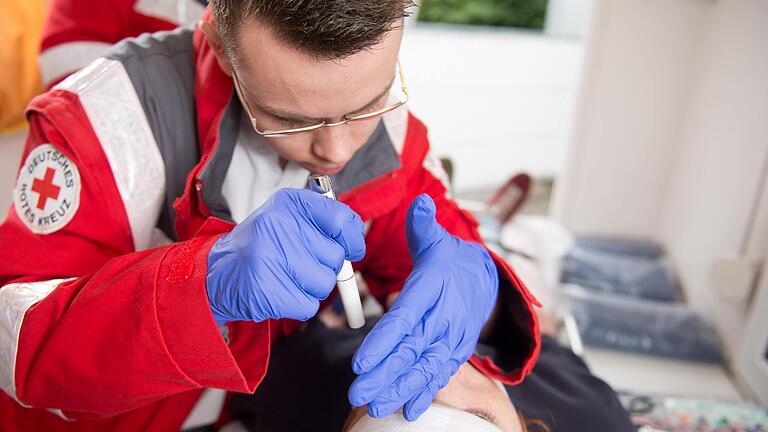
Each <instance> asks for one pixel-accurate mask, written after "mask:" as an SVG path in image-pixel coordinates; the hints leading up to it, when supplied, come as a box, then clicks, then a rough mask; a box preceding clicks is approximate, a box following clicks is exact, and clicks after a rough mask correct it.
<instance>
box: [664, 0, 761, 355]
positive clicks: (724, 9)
mask: <svg viewBox="0 0 768 432" xmlns="http://www.w3.org/2000/svg"><path fill="white" fill-rule="evenodd" d="M703 44H704V47H705V49H704V50H703V51H702V53H701V57H700V59H699V63H698V72H699V74H698V76H697V77H696V78H697V83H696V90H695V91H694V92H692V93H691V98H690V100H689V101H688V108H687V110H686V113H685V114H686V117H685V118H684V122H683V124H682V129H681V134H680V140H679V149H678V158H677V161H676V164H675V166H674V170H673V171H672V176H671V178H670V181H669V186H668V187H669V189H668V191H667V194H666V199H665V201H664V204H663V209H664V211H663V212H662V216H661V218H662V219H661V221H660V229H659V235H660V236H661V238H662V239H663V240H664V242H665V244H666V245H667V247H668V249H669V251H670V252H671V254H672V256H673V257H674V258H675V261H676V264H677V267H678V269H679V270H680V272H681V273H682V274H683V275H684V276H685V282H686V284H687V286H688V288H689V294H691V299H690V300H691V302H692V304H693V305H694V306H695V307H697V308H698V309H701V310H707V311H711V312H712V313H713V316H714V317H715V318H716V319H717V320H718V323H719V324H720V325H721V326H729V327H730V326H731V325H732V324H736V322H737V321H732V320H731V318H733V317H729V316H727V315H728V312H729V311H735V312H736V313H737V314H738V309H735V310H734V309H733V308H724V307H721V306H722V304H721V303H720V302H719V301H718V299H717V298H716V297H715V293H714V292H713V291H712V290H711V289H709V288H710V286H711V285H710V273H709V272H710V268H711V265H712V263H713V262H714V260H715V259H717V258H719V257H721V256H727V255H740V254H742V253H743V252H745V248H746V242H747V238H746V236H747V235H748V234H751V233H749V229H750V224H751V223H752V221H751V220H750V217H751V216H752V213H753V208H754V206H755V205H756V203H757V199H758V198H757V197H758V194H759V193H760V190H759V188H760V187H761V186H762V183H763V182H764V181H765V178H764V175H765V174H764V170H765V169H766V161H768V2H766V1H764V0H729V1H717V2H713V4H712V10H711V11H710V20H709V23H708V27H707V32H706V34H705V35H704V40H703ZM766 271H768V269H766ZM731 331H732V332H733V333H734V335H739V336H740V332H739V328H738V327H735V328H733V329H732V330H731ZM737 340H738V339H737V338H725V342H726V343H729V344H735V343H736V342H737ZM730 348H731V351H732V350H733V348H735V345H732V346H731V347H730Z"/></svg>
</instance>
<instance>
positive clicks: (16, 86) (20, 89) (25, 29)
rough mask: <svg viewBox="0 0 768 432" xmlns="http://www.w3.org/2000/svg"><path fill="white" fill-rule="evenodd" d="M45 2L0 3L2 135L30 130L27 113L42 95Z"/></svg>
mask: <svg viewBox="0 0 768 432" xmlns="http://www.w3.org/2000/svg"><path fill="white" fill-rule="evenodd" d="M46 6H47V1H45V0H25V1H18V0H0V132H10V131H13V130H16V129H20V128H23V127H25V126H26V122H25V120H24V109H25V108H26V106H27V103H29V101H30V100H31V99H32V97H33V96H35V95H36V94H38V93H40V92H41V91H42V87H41V84H40V72H39V71H38V67H37V53H38V51H39V47H40V36H41V33H42V28H43V20H44V18H45V9H46Z"/></svg>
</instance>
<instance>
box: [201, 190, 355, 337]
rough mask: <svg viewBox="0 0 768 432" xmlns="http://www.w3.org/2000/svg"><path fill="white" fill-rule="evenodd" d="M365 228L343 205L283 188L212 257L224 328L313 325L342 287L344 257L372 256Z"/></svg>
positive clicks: (211, 276)
mask: <svg viewBox="0 0 768 432" xmlns="http://www.w3.org/2000/svg"><path fill="white" fill-rule="evenodd" d="M363 230H364V228H363V222H362V221H361V220H360V216H358V215H357V213H355V212H354V211H352V209H350V208H349V207H347V206H346V205H345V204H342V203H340V202H338V201H334V200H332V199H330V198H327V197H324V196H323V195H321V194H319V193H317V192H312V191H309V190H303V189H280V190H278V191H277V192H275V193H274V194H273V195H272V196H271V197H270V198H269V200H267V202H265V203H264V205H262V206H261V207H259V208H258V209H257V210H256V211H254V212H253V213H251V215H250V216H248V218H247V219H245V220H244V221H243V222H242V223H240V224H239V225H237V226H236V227H235V229H233V230H232V231H231V232H230V233H228V234H227V235H225V236H223V237H222V238H220V239H219V240H217V241H216V243H215V244H214V245H213V248H211V251H210V252H209V253H208V274H207V276H206V279H205V281H206V288H207V290H208V302H209V303H210V305H211V311H212V312H213V317H214V318H215V319H216V322H218V323H219V324H222V323H224V322H227V321H239V320H249V321H263V320H265V319H267V318H292V319H298V320H306V319H309V318H310V317H312V316H314V315H315V314H316V313H317V309H318V307H319V305H320V303H319V300H323V299H325V298H326V297H328V294H329V293H330V292H331V290H332V289H333V287H334V286H336V275H337V274H338V272H339V270H340V269H341V265H342V263H343V261H344V259H348V260H350V261H359V260H361V259H362V258H363V256H365V239H364V238H363Z"/></svg>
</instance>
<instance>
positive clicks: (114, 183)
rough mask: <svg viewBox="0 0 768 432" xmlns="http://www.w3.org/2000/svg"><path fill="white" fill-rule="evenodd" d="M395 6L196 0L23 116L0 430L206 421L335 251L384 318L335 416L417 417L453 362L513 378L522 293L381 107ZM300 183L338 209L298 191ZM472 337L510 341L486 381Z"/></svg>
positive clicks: (7, 274)
mask: <svg viewBox="0 0 768 432" xmlns="http://www.w3.org/2000/svg"><path fill="white" fill-rule="evenodd" d="M409 4H410V2H407V1H395V0H389V1H384V2H379V1H377V2H370V1H363V0H354V1H345V2H328V3H325V2H316V1H297V0H290V1H289V0H283V1H266V0H264V1H256V0H254V1H238V0H218V1H214V2H211V10H212V13H211V14H206V15H205V16H204V19H203V21H202V22H201V23H200V25H199V26H198V27H197V28H196V29H195V30H194V32H193V31H191V30H188V29H179V30H177V31H174V32H167V33H158V34H154V35H145V36H142V37H141V38H138V39H135V40H126V41H124V42H122V43H121V44H118V45H117V46H116V47H115V48H114V49H113V50H111V51H110V52H108V53H107V54H105V55H104V56H103V57H101V58H99V59H98V60H96V61H95V62H93V63H91V64H90V65H89V66H87V67H86V68H84V69H83V70H81V71H80V72H78V73H76V74H75V75H73V76H71V77H69V78H67V79H66V80H65V81H63V82H62V83H60V84H59V85H57V86H56V87H55V88H54V89H52V90H51V91H50V92H48V93H46V94H45V95H42V96H40V97H38V98H36V99H35V100H34V101H33V102H32V103H31V105H30V108H29V111H28V117H29V120H30V133H29V137H28V139H27V144H26V147H25V151H24V154H23V157H22V161H21V166H20V168H19V173H18V178H17V183H16V187H15V189H14V192H13V198H14V199H13V205H12V207H11V209H10V210H9V212H8V216H7V218H6V220H5V221H4V222H3V224H2V225H0V243H1V244H2V245H3V247H2V248H0V304H2V305H3V306H2V308H3V309H2V311H3V314H2V321H0V387H2V389H3V391H4V393H5V394H3V395H0V413H1V414H2V415H0V422H2V423H1V424H0V429H3V430H178V429H179V428H182V429H184V428H192V427H195V426H197V425H203V424H209V423H212V422H213V421H215V420H216V418H217V417H218V416H219V414H220V412H221V407H222V405H223V404H224V403H225V396H224V392H225V391H234V392H253V391H254V389H255V388H256V387H257V386H258V385H259V383H260V382H261V380H262V378H263V377H264V375H265V374H266V373H268V371H267V364H268V359H269V347H270V344H271V343H272V342H274V341H276V340H277V339H279V338H280V337H281V336H284V335H286V334H288V333H290V332H292V331H293V330H295V329H297V328H298V327H299V326H300V325H301V321H299V320H302V319H306V318H308V317H310V316H312V315H314V314H315V313H316V312H317V310H318V307H321V305H319V302H320V301H321V300H323V299H324V298H325V297H326V296H328V295H329V294H330V293H331V290H332V288H333V286H334V284H335V277H334V276H335V275H334V272H336V271H338V268H339V266H340V265H341V261H342V260H343V259H345V258H346V259H350V260H352V261H355V264H354V265H355V268H356V270H357V271H358V272H359V273H360V274H361V275H362V277H363V278H364V279H365V281H366V284H367V285H368V288H369V290H370V292H371V293H372V294H373V296H375V298H376V299H378V300H379V301H380V302H381V303H382V304H386V299H387V297H389V296H390V295H391V294H393V293H396V292H398V291H401V290H402V294H400V295H399V296H398V299H397V301H396V302H395V303H394V304H393V305H392V307H391V308H390V309H389V311H388V312H387V313H386V314H385V315H384V316H383V318H382V319H381V320H380V322H379V323H378V324H377V326H376V327H375V328H374V329H373V331H372V332H371V333H370V334H369V336H368V337H367V338H366V340H365V342H364V343H363V345H362V346H361V348H360V350H358V352H357V355H356V357H355V361H354V363H353V365H352V369H353V371H354V373H356V374H357V375H358V378H357V380H356V382H355V384H353V386H352V387H351V389H350V394H349V399H350V403H351V404H353V405H368V407H369V408H368V410H369V413H370V414H371V415H373V416H382V415H386V414H387V413H388V412H391V411H392V410H393V409H397V408H398V407H404V413H405V415H406V417H408V418H409V419H414V418H416V417H418V415H419V414H420V412H421V411H422V410H423V409H424V408H425V404H427V405H428V403H429V402H431V398H432V397H433V396H434V394H435V393H436V392H437V391H438V390H439V389H440V387H442V386H443V385H445V383H446V382H447V380H448V379H449V378H450V376H451V374H452V373H453V372H455V371H456V370H457V368H458V367H459V366H460V365H461V364H462V363H463V362H464V361H465V360H467V359H468V360H469V361H470V362H471V363H472V364H473V365H474V366H475V367H477V368H478V369H479V370H481V371H482V372H483V373H485V374H487V375H489V376H492V377H494V378H496V379H498V380H500V381H503V382H505V383H516V382H519V381H520V380H522V379H523V378H524V377H525V376H526V375H527V374H528V373H530V371H531V369H532V367H533V364H534V362H535V359H536V356H537V354H538V350H539V338H538V327H537V324H536V319H535V315H534V314H533V313H532V308H533V306H534V304H535V303H536V301H535V300H534V299H533V298H532V297H531V296H530V294H529V293H528V291H527V290H526V288H525V286H524V285H523V283H522V282H521V281H520V280H519V279H518V278H517V276H516V275H515V273H514V272H513V271H512V269H511V268H510V267H509V266H508V265H507V264H506V263H504V262H503V261H501V260H500V259H498V258H497V257H496V256H494V255H493V254H491V253H489V252H488V251H486V250H485V249H484V248H482V247H480V246H479V242H480V241H481V240H480V237H479V235H478V233H477V230H476V225H477V223H476V221H475V220H474V219H473V218H472V217H471V216H470V215H469V214H468V213H467V212H465V211H463V210H461V209H460V208H459V207H457V205H456V203H455V202H454V201H453V200H452V199H451V198H450V197H449V194H448V191H447V189H446V185H445V175H444V172H443V171H442V170H441V167H440V165H439V163H438V162H437V161H436V159H435V158H434V157H433V156H431V155H430V154H429V145H428V141H427V135H426V129H425V127H424V125H423V124H422V123H421V122H420V121H419V120H417V119H416V118H415V117H414V116H413V115H411V114H410V113H409V112H408V111H407V110H406V109H405V108H404V107H403V106H402V105H403V104H404V103H405V102H406V101H407V87H406V86H405V85H404V83H403V80H402V77H404V76H405V73H404V71H403V68H402V65H400V64H399V62H398V52H399V47H400V39H401V34H402V28H401V26H402V19H403V16H404V15H405V14H406V10H407V7H408V6H409ZM214 18H215V19H214ZM457 108H458V107H457ZM467 144H468V145H471V143H467ZM313 171H314V172H318V173H324V174H329V175H332V176H333V179H334V182H335V185H336V187H337V189H338V192H339V193H340V194H339V198H340V201H341V202H343V204H342V203H339V202H334V201H331V200H329V199H326V198H324V197H321V196H319V195H318V194H314V193H311V192H308V191H305V190H302V189H301V188H303V187H304V184H305V183H306V179H307V176H308V175H309V173H310V172H313ZM323 304H324V303H323ZM486 320H487V322H486ZM483 324H485V325H484V326H483ZM479 337H483V338H488V339H489V340H496V341H503V343H505V344H508V345H511V346H512V347H513V349H512V350H511V351H510V352H511V354H510V355H509V356H508V358H506V359H505V361H504V364H503V367H500V366H498V365H497V364H494V362H492V361H491V359H490V358H489V357H488V356H487V355H484V353H482V352H473V350H474V347H475V342H476V341H477V340H478V338H479ZM307 361H312V359H307Z"/></svg>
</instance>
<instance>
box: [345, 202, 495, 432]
mask: <svg viewBox="0 0 768 432" xmlns="http://www.w3.org/2000/svg"><path fill="white" fill-rule="evenodd" d="M435 211H436V210H435V203H434V202H433V201H432V199H431V198H430V197H429V196H427V195H425V194H422V195H420V196H418V197H417V198H416V199H415V200H414V201H413V202H412V203H411V205H410V207H409V208H408V214H407V219H406V237H407V240H408V248H409V250H410V254H411V258H412V260H413V271H412V272H411V274H410V276H409V277H408V280H406V282H405V286H404V287H403V290H402V293H401V294H400V295H399V297H398V298H397V300H395V302H394V304H393V305H392V308H391V309H390V310H389V311H388V312H387V313H385V314H384V315H383V316H382V318H381V319H380V320H379V322H378V323H377V324H376V325H375V326H374V328H373V329H372V330H371V332H370V333H369V334H368V336H367V337H366V338H365V340H364V341H363V343H362V345H360V348H359V349H358V350H357V352H356V353H355V356H354V359H353V361H352V370H353V371H354V373H356V374H357V375H358V377H357V378H356V379H355V381H354V382H353V383H352V386H351V387H350V389H349V401H350V403H351V404H352V405H353V406H362V405H365V404H368V415H370V416H371V417H384V416H387V415H389V414H391V413H393V412H394V411H396V410H397V409H399V408H400V407H402V406H403V405H405V406H404V409H403V415H404V416H405V418H406V419H408V420H409V421H414V420H416V419H417V418H418V417H419V416H420V415H421V414H422V413H423V412H424V411H426V409H427V407H429V405H430V404H431V403H432V400H433V399H434V397H435V395H436V394H437V392H438V391H439V390H440V389H441V388H442V387H444V386H445V385H446V384H447V383H448V380H449V379H450V377H451V376H452V375H453V374H454V373H455V372H456V371H457V370H458V368H459V366H461V365H462V364H463V363H464V362H465V361H467V359H469V357H470V356H471V355H472V353H473V352H474V350H475V344H476V343H477V339H478V337H479V335H480V330H481V329H482V327H483V324H484V323H485V321H486V320H487V319H488V317H489V315H490V313H491V311H492V310H493V307H494V305H495V302H496V294H497V292H498V285H499V277H498V273H497V270H496V266H495V264H494V263H493V260H492V258H491V256H490V254H489V253H488V252H487V251H486V250H485V249H484V248H483V247H482V246H481V245H479V244H477V243H470V242H467V241H464V240H461V239H459V238H458V237H455V236H453V235H451V234H449V233H448V232H446V231H445V229H444V228H443V227H442V226H440V225H439V224H438V223H437V221H436V220H435Z"/></svg>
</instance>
